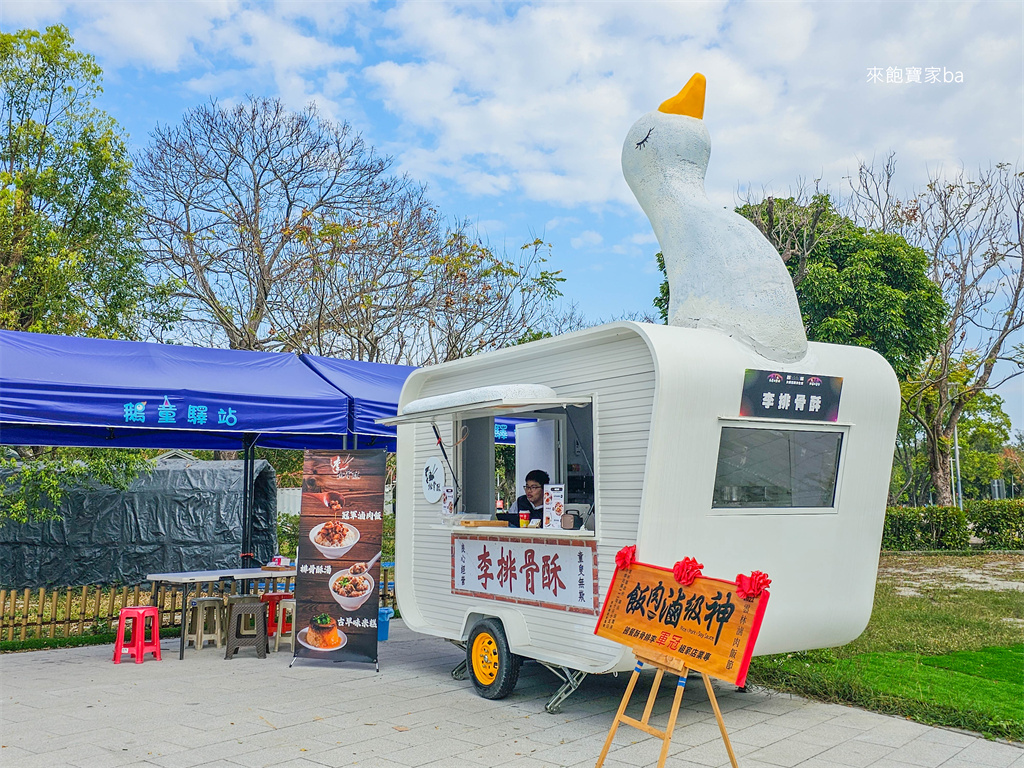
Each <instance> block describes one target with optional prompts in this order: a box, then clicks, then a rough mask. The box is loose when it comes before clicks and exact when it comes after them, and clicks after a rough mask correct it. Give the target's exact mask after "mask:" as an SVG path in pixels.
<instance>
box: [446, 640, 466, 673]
mask: <svg viewBox="0 0 1024 768" xmlns="http://www.w3.org/2000/svg"><path fill="white" fill-rule="evenodd" d="M448 642H449V643H451V644H452V645H454V646H455V647H456V648H461V649H462V652H463V653H465V652H466V644H465V643H463V642H460V641H458V640H449V641H448ZM468 671H469V665H468V664H467V663H466V659H465V657H463V659H462V661H460V662H459V663H458V664H457V665H456V667H455V669H453V670H452V679H453V680H465V679H466V673H467V672H468Z"/></svg>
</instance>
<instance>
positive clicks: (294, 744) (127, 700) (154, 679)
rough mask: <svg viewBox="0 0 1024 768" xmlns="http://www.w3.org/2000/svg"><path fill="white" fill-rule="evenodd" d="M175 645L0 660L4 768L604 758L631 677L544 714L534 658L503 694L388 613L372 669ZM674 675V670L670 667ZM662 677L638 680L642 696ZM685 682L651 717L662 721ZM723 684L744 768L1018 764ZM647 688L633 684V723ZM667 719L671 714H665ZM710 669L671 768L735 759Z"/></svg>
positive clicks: (566, 762)
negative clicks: (483, 688)
mask: <svg viewBox="0 0 1024 768" xmlns="http://www.w3.org/2000/svg"><path fill="white" fill-rule="evenodd" d="M177 650H178V641H177V640H170V641H165V642H164V643H163V654H164V658H163V661H160V662H156V661H146V662H145V663H144V664H134V663H131V662H130V661H127V662H125V663H122V664H120V665H115V664H113V663H112V662H111V655H112V649H111V647H110V646H91V647H87V648H72V649H63V650H53V651H35V652H31V653H18V654H7V655H3V656H0V744H2V745H3V746H2V748H0V766H3V767H4V768H8V767H9V768H61V766H68V767H69V768H118V767H119V766H147V767H151V766H160V767H161V768H193V766H203V767H204V768H238V766H247V767H248V768H256V767H260V766H266V767H267V768H270V767H271V766H272V767H274V768H324V766H331V767H334V766H364V767H365V768H418V766H431V767H432V768H448V767H449V766H450V767H451V768H481V767H482V766H506V765H508V766H517V767H521V768H542V767H545V768H550V767H553V766H559V767H563V766H564V767H568V766H572V768H592V766H594V765H595V763H596V761H597V756H598V754H599V753H600V751H601V746H602V744H603V742H604V738H605V736H606V734H607V732H608V728H609V726H610V725H611V722H612V718H613V715H614V713H615V710H616V709H617V707H618V703H619V700H620V698H621V697H622V693H623V691H624V690H625V687H626V683H627V680H628V675H619V676H618V677H613V676H611V675H601V676H591V677H588V678H587V679H586V681H585V682H584V684H583V686H582V687H581V689H580V690H579V691H578V692H577V693H576V694H575V695H574V696H573V697H572V698H570V699H569V700H568V701H566V703H565V704H564V706H563V711H562V712H561V713H560V714H557V715H550V714H548V713H546V712H545V711H544V704H545V702H546V701H547V698H548V697H549V696H550V695H551V693H552V692H553V691H554V689H555V687H556V684H557V681H556V679H555V678H554V676H553V675H552V674H551V673H550V672H548V671H547V670H546V669H544V668H543V667H541V666H539V665H537V664H533V663H528V664H526V665H524V666H523V670H522V674H521V676H520V681H519V685H518V687H517V688H516V690H515V692H514V693H513V694H512V695H511V696H510V697H509V698H507V699H504V700H502V701H487V700H485V699H482V698H480V697H479V696H477V695H476V694H475V693H474V691H473V688H472V684H471V683H470V682H469V681H456V680H453V679H452V678H451V676H450V674H449V672H450V670H451V669H452V667H454V666H455V665H456V664H457V663H458V662H459V661H460V659H461V658H462V656H461V651H459V650H458V649H457V648H455V647H454V646H452V645H450V644H448V643H446V642H444V641H442V640H438V639H436V638H431V637H427V636H424V635H418V634H415V633H413V632H411V631H409V630H408V629H406V628H405V627H404V626H403V625H402V622H401V621H398V620H393V621H392V623H391V639H390V640H389V641H388V642H386V643H383V644H382V645H381V646H380V672H379V673H377V672H376V671H375V670H374V669H373V667H372V666H367V665H355V664H352V665H346V664H326V663H322V662H319V663H318V662H310V661H306V660H301V659H300V660H298V661H296V662H295V665H294V666H292V667H291V668H289V666H288V664H289V661H290V660H291V656H290V654H288V653H287V652H284V651H282V653H279V654H275V653H273V652H271V654H270V655H269V656H268V658H267V659H265V660H260V659H257V658H256V656H255V652H254V651H253V650H252V649H243V650H241V651H239V656H238V657H236V658H234V659H232V660H231V661H226V660H225V659H224V656H223V652H222V651H218V650H216V649H214V648H212V647H211V648H207V649H205V650H202V651H196V650H194V649H190V650H188V651H186V655H185V659H184V661H179V660H178V653H177ZM669 677H670V676H666V678H669ZM652 678H653V674H652V675H650V676H646V677H644V678H643V679H642V680H641V682H640V685H639V686H638V691H646V689H647V688H648V686H649V685H650V681H651V679H652ZM674 686H675V679H674V678H671V679H666V681H665V682H664V684H663V690H662V692H661V695H660V697H659V702H658V704H657V706H656V707H655V717H654V718H653V723H654V725H656V726H663V724H664V722H665V721H666V719H667V712H668V709H669V706H670V704H671V698H672V693H673V691H674ZM715 690H716V692H717V695H718V700H719V703H720V705H721V707H722V709H723V711H724V713H725V722H726V726H727V728H728V729H729V734H730V736H731V738H732V743H733V747H734V749H735V752H736V754H737V757H738V760H739V765H740V766H742V768H765V767H768V766H771V767H772V768H777V767H778V766H787V767H789V766H799V767H800V768H828V767H831V766H844V767H845V766H849V767H851V768H864V767H866V766H871V768H938V767H939V766H941V767H942V768H1024V747H1022V746H1020V745H1015V744H1006V743H997V742H990V741H986V740H985V739H982V738H980V737H977V736H975V735H973V734H964V733H960V732H956V731H950V730H945V729H940V728H929V727H927V726H923V725H919V724H917V723H912V722H909V721H906V720H902V719H898V718H893V717H888V716H885V715H879V714H874V713H871V712H864V711H862V710H858V709H854V708H852V707H843V706H838V705H832V704H819V703H815V702H810V701H806V700H804V699H801V698H798V697H795V696H789V695H785V694H774V693H770V692H766V691H750V692H747V693H738V692H736V691H735V689H734V688H732V687H731V686H725V685H722V686H719V685H717V684H716V686H715ZM644 698H646V697H645V696H638V695H637V694H634V701H635V702H636V706H635V709H636V710H637V711H636V712H631V713H630V714H634V715H635V716H637V717H639V715H640V709H641V708H642V707H641V703H642V701H643V699H644ZM659 716H660V717H659ZM660 748H661V742H660V741H658V740H656V739H654V738H653V737H650V736H648V735H646V734H644V733H641V732H640V731H637V730H634V729H632V728H629V727H626V726H622V727H620V728H619V731H618V734H617V735H616V738H615V742H614V745H613V747H612V751H611V752H610V753H609V757H608V759H607V760H606V761H605V765H606V766H608V768H622V767H623V766H654V765H655V764H656V762H657V758H658V752H659V750H660ZM728 765H729V760H728V756H727V754H726V752H725V747H724V746H723V744H722V741H721V738H720V735H719V732H718V727H717V725H716V724H715V720H714V715H713V713H712V710H711V707H710V704H709V703H708V699H707V695H706V693H705V691H704V690H703V686H702V684H701V682H700V679H699V677H691V678H690V680H689V682H688V685H687V689H686V695H685V696H684V698H683V707H682V708H681V709H680V713H679V719H678V721H677V725H676V730H675V735H674V738H673V740H672V748H671V752H670V756H669V759H668V762H667V766H669V767H670V768H709V767H717V766H728Z"/></svg>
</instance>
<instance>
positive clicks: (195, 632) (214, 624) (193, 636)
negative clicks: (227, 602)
mask: <svg viewBox="0 0 1024 768" xmlns="http://www.w3.org/2000/svg"><path fill="white" fill-rule="evenodd" d="M189 602H190V604H191V606H192V608H191V609H190V610H189V612H188V615H187V617H186V624H187V627H186V629H185V644H186V645H188V643H190V642H193V643H195V646H196V648H197V649H198V648H202V647H203V646H204V645H205V644H206V643H208V642H210V641H211V640H212V641H213V644H214V646H215V647H217V648H220V644H221V638H222V637H223V636H224V625H223V616H224V601H223V600H222V599H221V598H219V597H197V598H193V599H192V600H190V601H189ZM207 627H209V629H207ZM207 634H210V635H212V637H207V636H206V635H207Z"/></svg>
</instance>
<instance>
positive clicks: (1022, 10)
mask: <svg viewBox="0 0 1024 768" xmlns="http://www.w3.org/2000/svg"><path fill="white" fill-rule="evenodd" d="M58 22H59V23H63V24H65V25H66V26H68V28H69V29H70V30H71V32H72V34H73V35H74V36H75V38H76V42H77V44H78V46H79V47H80V48H82V49H84V50H86V51H89V52H90V53H93V54H94V55H95V56H96V58H97V60H98V61H99V63H100V65H101V66H102V67H103V70H104V73H105V80H104V82H105V93H104V95H103V98H102V100H101V103H100V105H99V106H101V107H102V108H103V109H105V110H107V111H108V112H109V113H110V114H112V115H113V116H114V117H115V118H116V119H117V120H118V121H119V122H120V124H121V125H122V126H123V127H124V128H125V129H126V130H127V132H128V133H129V135H130V138H131V143H132V145H133V147H134V148H136V149H141V148H142V147H143V146H145V144H146V142H147V139H148V134H149V132H150V131H151V130H152V129H153V127H154V126H155V125H156V124H157V123H164V124H174V123H176V122H178V120H180V117H181V115H182V113H183V112H184V111H185V110H186V109H188V108H190V107H192V106H194V105H196V104H199V103H202V102H204V101H206V100H208V99H210V98H211V97H214V98H217V99H220V100H222V101H226V102H231V101H234V100H237V99H239V98H240V97H242V96H244V95H245V94H247V93H248V94H253V95H258V96H264V95H267V96H280V97H281V98H282V99H283V100H284V101H285V102H286V103H287V104H289V105H290V106H293V107H301V106H302V105H304V104H306V103H308V102H309V101H315V102H316V103H317V104H318V106H319V107H320V109H321V110H322V111H323V112H324V113H325V114H327V115H328V116H330V117H333V118H336V119H339V120H348V121H349V122H350V123H351V124H352V125H353V126H354V127H355V128H356V129H357V130H358V131H360V132H361V133H362V135H363V137H364V138H365V139H366V140H367V141H369V142H370V143H372V144H373V145H375V146H376V147H377V148H378V149H379V150H380V151H382V152H384V153H386V154H389V155H392V156H393V157H394V158H395V167H396V169H397V170H398V171H400V172H406V173H408V174H409V175H410V176H412V177H413V178H415V179H417V180H419V181H422V182H424V183H426V184H428V186H429V194H430V196H431V197H432V199H433V200H434V201H435V202H436V203H437V204H438V205H439V206H440V207H441V208H442V210H444V211H445V212H447V213H448V214H449V215H451V216H453V217H458V218H468V219H469V220H471V221H472V222H474V223H475V224H476V225H477V226H478V227H479V229H480V231H481V233H482V234H483V235H485V236H486V237H487V239H488V240H489V242H490V244H491V245H492V246H495V247H497V248H499V249H500V248H502V247H504V248H506V249H508V250H510V251H512V250H515V249H517V248H518V246H519V245H521V244H522V243H524V242H526V241H527V240H529V239H531V238H532V237H533V236H534V235H537V236H541V237H543V238H544V239H545V240H547V241H548V242H550V243H551V244H552V246H553V251H552V266H553V268H555V269H561V270H562V272H563V275H564V276H565V277H566V278H567V281H566V283H565V284H564V292H565V295H566V298H567V299H568V300H571V301H575V302H578V304H579V306H580V309H581V310H582V311H583V312H584V314H586V315H587V316H589V317H591V318H593V319H598V318H601V319H610V318H612V317H615V316H621V315H623V314H627V313H634V312H640V313H644V312H650V311H652V307H651V300H652V298H653V297H654V296H655V295H656V293H657V288H658V283H659V281H660V276H659V275H658V273H657V269H656V266H655V264H654V258H653V255H654V253H655V252H656V251H657V242H656V240H655V238H654V236H653V233H652V232H651V228H650V225H649V224H648V222H647V220H646V218H645V217H644V215H643V213H642V211H641V210H640V208H639V206H638V205H637V204H636V202H635V200H634V199H633V197H632V194H631V193H630V191H629V189H628V187H627V186H626V184H625V182H624V180H623V178H622V174H621V170H620V168H619V153H620V150H621V146H622V140H623V137H624V136H625V134H626V131H627V130H628V128H629V127H630V125H631V124H632V123H633V121H634V120H635V119H636V118H637V117H639V116H640V115H641V114H643V113H645V112H648V111H650V110H652V109H655V108H656V107H657V105H658V104H659V103H660V102H661V101H663V100H664V99H666V98H668V97H669V96H671V95H673V94H675V93H676V92H677V91H678V90H679V88H680V87H681V86H682V85H683V84H684V83H685V82H686V80H687V79H688V78H689V76H690V75H691V74H692V73H693V72H694V71H701V72H703V73H704V74H705V75H706V76H707V79H708V94H707V105H706V111H705V122H706V123H707V126H708V129H709V131H710V133H711V138H712V156H711V164H710V167H709V170H708V177H707V191H708V195H709V197H710V198H711V199H712V200H713V201H715V202H720V203H721V204H722V205H733V204H734V203H735V201H736V196H737V194H738V193H742V191H743V190H745V189H746V188H748V187H750V188H752V189H754V190H758V191H759V192H760V191H761V190H769V191H774V192H776V193H786V192H787V191H788V190H789V189H790V188H791V187H792V186H793V185H795V184H796V183H797V182H798V180H799V179H805V180H814V179H819V178H820V179H822V180H823V182H824V183H825V184H828V185H829V186H830V187H831V188H833V189H835V190H840V189H841V188H842V184H843V181H842V180H843V177H844V176H846V175H848V174H849V173H850V172H851V171H854V170H855V169H856V167H857V163H858V160H859V159H861V158H864V159H870V158H872V157H884V156H885V155H886V154H887V153H888V152H889V151H891V150H893V151H895V152H896V153H897V158H898V177H897V180H898V183H899V185H900V187H901V190H910V189H912V188H914V187H915V186H920V185H921V184H922V183H923V182H924V180H925V179H926V178H927V176H928V174H929V173H930V172H933V171H936V170H941V169H952V168H955V167H958V166H959V165H961V164H963V165H966V166H967V167H968V168H971V167H974V168H976V167H978V166H982V165H983V166H987V165H989V164H990V163H995V162H1010V163H1015V162H1019V161H1020V160H1021V152H1022V144H1024V46H1022V39H1024V4H1021V3H1019V2H1016V1H1014V2H976V3H952V2H943V3H937V2H931V3H913V2H902V3H870V2H846V3H843V2H837V3H800V2H761V3H754V2H748V3H743V2H708V3H700V2H674V3H655V2H649V3H648V2H631V3H619V2H593V3H488V2H473V3H468V2H466V3H459V2H415V3H393V2H389V3H373V2H305V1H298V0H296V1H294V2H266V3H255V2H242V1H236V0H225V1H223V2H221V1H219V0H218V1H214V0H195V1H193V2H146V1H145V0H139V1H137V2H115V1H106V0H89V1H88V2H78V1H77V0H68V1H57V2H51V1H49V0H32V2H22V0H4V2H3V3H2V4H0V27H2V28H3V29H4V31H13V30H16V29H19V28H24V27H34V28H41V27H43V26H45V25H47V24H51V23H58ZM872 67H877V68H878V70H877V71H878V72H879V74H880V76H881V80H882V82H871V77H870V76H869V69H870V68H872ZM910 68H916V69H919V70H920V72H919V73H918V76H919V77H920V79H921V82H906V80H907V79H909V70H910ZM929 69H933V70H934V71H935V73H936V74H937V76H938V80H939V82H926V79H928V77H929V75H928V74H927V73H928V70H929ZM897 70H898V72H899V75H900V76H901V78H902V79H903V80H904V82H902V83H896V82H885V80H886V79H893V78H895V77H896V73H897ZM939 70H941V72H940V71H939ZM946 71H949V72H950V73H951V75H952V74H953V73H956V72H960V73H962V82H951V83H946V82H942V80H944V79H945V78H946V77H947V76H946V74H945V72H946ZM1022 379H1024V377H1018V378H1017V379H1016V380H1015V381H1014V382H1013V383H1012V384H1011V385H1008V386H1006V387H1004V388H1002V389H1001V390H1000V394H1002V395H1003V397H1004V398H1005V399H1006V401H1007V411H1008V412H1009V413H1010V414H1011V417H1012V418H1013V421H1014V425H1015V428H1017V429H1024V382H1022V381H1021V380H1022Z"/></svg>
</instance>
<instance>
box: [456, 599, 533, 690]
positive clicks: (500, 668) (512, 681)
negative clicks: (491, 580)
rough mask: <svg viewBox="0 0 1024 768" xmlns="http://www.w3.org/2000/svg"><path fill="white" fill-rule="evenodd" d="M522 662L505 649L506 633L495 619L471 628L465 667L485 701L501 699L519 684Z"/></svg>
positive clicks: (483, 621)
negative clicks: (467, 668)
mask: <svg viewBox="0 0 1024 768" xmlns="http://www.w3.org/2000/svg"><path fill="white" fill-rule="evenodd" d="M522 663H523V659H522V657H521V656H516V655H515V654H514V653H512V651H510V650H509V647H508V639H507V638H506V637H505V630H504V629H503V628H502V626H501V622H500V621H498V620H497V619H483V620H481V621H478V622H477V623H476V624H474V625H473V629H472V631H471V632H470V633H469V642H468V643H467V644H466V665H467V666H468V667H469V676H470V677H471V678H472V679H473V687H474V688H476V692H477V693H479V694H480V695H481V696H483V697H484V698H485V699H504V698H505V697H506V696H508V695H509V694H510V693H512V689H513V688H515V687H516V683H517V682H519V667H520V665H521V664H522Z"/></svg>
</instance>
